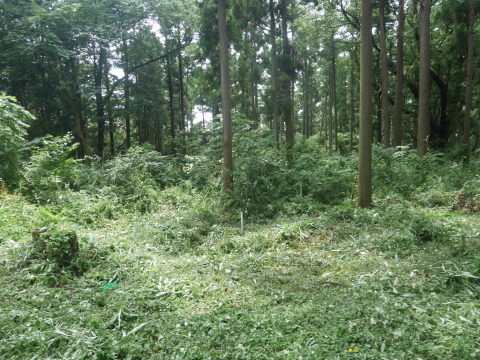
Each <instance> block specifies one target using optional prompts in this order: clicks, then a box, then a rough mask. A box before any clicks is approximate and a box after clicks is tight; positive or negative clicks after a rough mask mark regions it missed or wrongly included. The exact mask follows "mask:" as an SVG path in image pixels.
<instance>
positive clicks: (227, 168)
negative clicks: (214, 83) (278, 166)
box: [218, 0, 233, 194]
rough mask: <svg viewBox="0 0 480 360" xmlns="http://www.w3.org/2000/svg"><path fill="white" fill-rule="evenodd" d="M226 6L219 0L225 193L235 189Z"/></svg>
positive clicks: (223, 1) (223, 0)
mask: <svg viewBox="0 0 480 360" xmlns="http://www.w3.org/2000/svg"><path fill="white" fill-rule="evenodd" d="M226 8H227V4H226V0H218V32H219V35H220V76H221V90H222V121H223V191H224V192H225V194H229V193H230V192H231V191H232V190H233V174H232V172H233V155H232V153H233V151H232V111H231V98H230V70H229V65H228V34H227V9H226Z"/></svg>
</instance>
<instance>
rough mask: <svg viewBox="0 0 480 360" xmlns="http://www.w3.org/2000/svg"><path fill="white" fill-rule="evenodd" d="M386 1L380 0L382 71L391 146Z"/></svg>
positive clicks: (385, 130) (385, 138)
mask: <svg viewBox="0 0 480 360" xmlns="http://www.w3.org/2000/svg"><path fill="white" fill-rule="evenodd" d="M385 1H386V0H380V72H381V96H382V124H383V144H384V145H385V147H389V146H390V112H389V106H390V104H389V103H388V63H387V33H386V32H387V27H386V26H385Z"/></svg>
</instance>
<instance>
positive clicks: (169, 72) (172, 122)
mask: <svg viewBox="0 0 480 360" xmlns="http://www.w3.org/2000/svg"><path fill="white" fill-rule="evenodd" d="M167 77H168V109H169V112H170V136H171V138H172V154H173V155H176V154H177V146H176V138H175V111H174V109H173V83H172V70H171V68H170V58H169V57H168V56H167Z"/></svg>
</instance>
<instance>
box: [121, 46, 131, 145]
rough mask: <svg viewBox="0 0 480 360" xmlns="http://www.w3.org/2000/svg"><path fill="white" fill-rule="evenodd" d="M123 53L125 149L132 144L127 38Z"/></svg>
mask: <svg viewBox="0 0 480 360" xmlns="http://www.w3.org/2000/svg"><path fill="white" fill-rule="evenodd" d="M122 42H123V55H124V68H123V72H124V73H125V79H124V92H125V94H124V95H125V100H124V101H125V105H124V106H125V132H126V134H125V136H126V146H127V149H129V148H130V146H131V145H132V141H131V139H132V137H131V136H132V130H131V122H130V83H129V80H128V77H129V75H130V73H129V72H128V66H129V64H128V47H127V40H126V39H125V38H123V40H122Z"/></svg>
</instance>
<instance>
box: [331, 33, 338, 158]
mask: <svg viewBox="0 0 480 360" xmlns="http://www.w3.org/2000/svg"><path fill="white" fill-rule="evenodd" d="M336 57H337V54H336V48H335V37H334V32H333V31H332V102H333V113H334V136H335V152H338V108H337V65H336Z"/></svg>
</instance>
